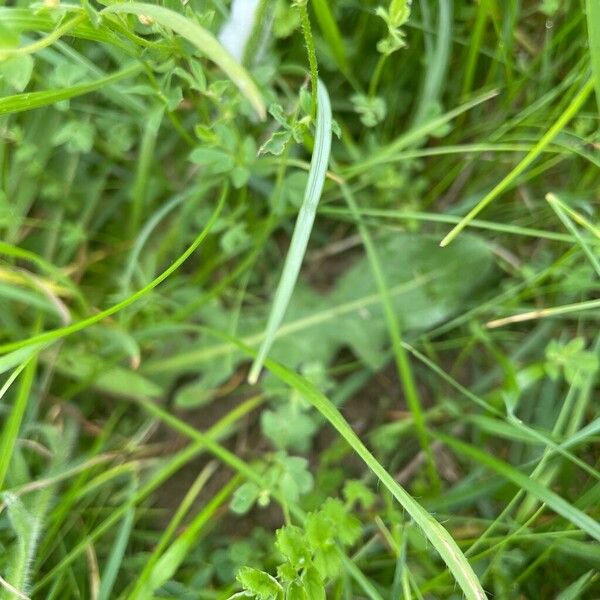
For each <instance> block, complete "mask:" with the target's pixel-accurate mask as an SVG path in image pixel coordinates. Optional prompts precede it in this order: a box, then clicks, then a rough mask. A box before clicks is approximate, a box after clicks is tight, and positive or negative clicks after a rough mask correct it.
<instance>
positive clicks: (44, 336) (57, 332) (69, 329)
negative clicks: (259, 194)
mask: <svg viewBox="0 0 600 600" xmlns="http://www.w3.org/2000/svg"><path fill="white" fill-rule="evenodd" d="M227 192H228V187H227V186H225V187H224V189H223V192H222V194H221V197H220V199H219V203H218V204H217V207H216V208H215V210H214V212H213V214H212V215H211V217H210V219H209V220H208V222H207V223H206V225H205V227H204V228H203V229H202V231H201V232H200V233H199V234H198V235H197V236H196V239H195V240H194V241H193V242H192V243H191V244H190V246H189V247H188V248H187V249H186V250H185V252H183V254H181V255H180V256H179V257H178V258H177V259H176V260H175V261H174V262H173V263H172V264H171V265H170V266H169V267H168V268H167V269H165V270H164V271H163V272H162V273H161V274H160V275H158V277H155V278H154V279H153V280H152V281H151V282H150V283H149V284H148V285H146V286H144V287H143V288H142V289H141V290H138V291H137V292H135V293H134V294H131V296H128V297H127V298H125V300H122V301H121V302H118V303H117V304H114V305H113V306H111V307H110V308H107V309H106V310H103V311H101V312H99V313H97V314H95V315H92V316H91V317H88V318H87V319H82V320H81V321H77V322H76V323H72V324H71V325H67V326H66V327H59V328H58V329H53V330H52V331H46V332H45V333H40V334H39V335H34V336H32V337H30V338H28V339H26V340H21V341H20V342H11V343H8V344H3V345H2V346H0V352H11V351H13V350H18V349H19V348H25V347H27V346H33V345H34V344H41V343H45V342H55V341H56V340H59V339H61V338H64V337H66V336H68V335H71V334H72V333H76V332H77V331H81V330H82V329H85V328H87V327H89V326H90V325H93V324H94V323H98V322H99V321H102V320H103V319H105V318H106V317H109V316H110V315H114V314H115V313H118V312H120V311H121V310H123V309H124V308H126V307H127V306H130V305H131V304H133V303H134V302H136V301H137V300H139V299H140V298H142V297H143V296H145V295H146V294H148V293H149V292H151V291H152V290H153V289H154V288H155V287H156V286H158V285H159V284H160V283H162V282H163V281H164V280H165V279H167V278H168V277H169V276H170V275H171V274H172V273H174V272H175V271H177V269H179V267H181V265H182V264H183V263H184V262H185V261H186V260H187V259H188V258H189V257H190V256H191V255H192V254H193V253H194V251H195V250H196V249H197V248H198V246H200V244H201V243H202V242H203V241H204V239H205V238H206V236H207V235H208V233H209V231H210V230H211V229H212V226H213V225H214V224H215V222H216V221H217V219H218V217H219V215H220V214H221V210H222V209H223V206H224V204H225V198H227Z"/></svg>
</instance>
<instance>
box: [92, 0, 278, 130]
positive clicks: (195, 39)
mask: <svg viewBox="0 0 600 600" xmlns="http://www.w3.org/2000/svg"><path fill="white" fill-rule="evenodd" d="M101 14H103V15H106V14H132V15H137V16H138V17H139V16H143V17H150V18H151V19H153V20H154V21H156V22H157V23H158V24H159V25H162V26H163V27H168V28H169V29H172V30H173V31H174V32H175V33H177V34H179V35H180V36H182V37H184V38H185V39H186V40H188V41H189V42H190V43H191V44H193V45H194V46H195V47H196V48H198V50H200V52H202V54H204V55H205V56H206V57H208V58H209V59H210V60H211V61H213V62H214V63H215V64H216V65H217V66H218V67H220V68H221V69H222V70H223V71H224V72H225V74H226V75H227V76H228V77H229V78H230V79H231V81H233V83H234V84H235V85H236V86H237V87H238V88H239V90H240V92H241V93H242V94H243V95H244V96H246V98H247V99H248V101H249V102H250V104H251V105H252V106H253V107H254V110H255V111H256V113H257V114H258V116H259V117H260V118H261V119H262V120H264V119H265V118H266V114H267V111H266V108H265V104H264V102H263V99H262V96H261V94H260V91H259V90H258V88H257V87H256V84H255V83H254V81H252V78H251V77H250V75H249V74H248V72H247V71H246V69H244V67H242V65H240V64H239V63H238V62H237V61H236V60H235V58H233V56H231V54H229V52H228V51H227V50H225V48H223V46H222V45H221V44H220V43H219V41H218V40H217V39H216V38H215V37H214V36H213V34H212V33H210V32H209V31H208V30H206V29H205V28H204V27H201V26H200V25H198V24H197V23H194V21H191V20H190V19H188V18H186V17H184V16H183V15H181V14H179V13H177V12H175V11H173V10H169V9H168V8H164V7H162V6H156V5H154V4H146V3H144V2H129V3H126V4H114V5H112V6H109V7H107V8H105V9H104V10H103V11H102V13H101Z"/></svg>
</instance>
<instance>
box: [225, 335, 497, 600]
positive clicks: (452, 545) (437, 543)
mask: <svg viewBox="0 0 600 600" xmlns="http://www.w3.org/2000/svg"><path fill="white" fill-rule="evenodd" d="M232 341H233V340H232ZM237 345H239V347H240V348H242V349H243V350H245V351H246V352H247V351H248V348H247V347H246V346H243V345H241V344H239V343H238V344H237ZM265 365H266V366H267V368H268V369H269V371H271V373H273V375H275V376H276V377H278V378H279V379H280V380H281V381H283V382H284V383H287V384H288V385H289V386H290V387H292V388H294V390H296V391H298V392H300V394H302V397H303V398H306V400H308V401H309V402H310V403H311V404H312V405H313V406H314V407H315V408H316V409H317V410H318V411H319V412H320V413H321V414H322V415H323V416H324V417H325V418H326V419H327V421H329V423H330V424H331V425H332V426H333V427H334V428H335V429H336V430H337V431H338V433H339V434H340V435H341V436H342V437H343V438H344V439H345V440H346V442H348V444H349V445H350V447H351V448H352V449H353V450H354V452H356V454H358V456H360V458H361V459H362V460H363V461H364V462H365V464H366V465H367V467H369V469H370V470H371V471H372V472H373V474H374V475H375V476H376V477H377V478H378V479H379V481H380V482H381V483H382V484H383V485H384V486H385V487H386V488H387V489H388V490H389V491H390V493H391V494H392V495H393V496H394V498H396V500H397V501H398V502H399V503H400V505H401V506H402V507H403V508H404V510H406V512H407V513H408V514H409V515H410V516H411V518H412V519H413V520H414V521H415V522H416V523H417V525H418V526H419V527H420V528H421V530H422V531H423V533H424V534H425V536H426V537H427V539H428V540H429V541H430V542H431V544H432V545H433V547H434V548H435V549H436V550H437V551H438V553H439V555H440V556H441V557H442V559H443V561H444V562H445V563H446V565H447V566H448V569H449V570H450V572H451V573H452V575H453V577H454V578H455V580H456V582H457V583H458V585H459V586H460V587H461V589H462V590H463V592H464V594H465V596H466V598H467V599H468V600H485V598H486V595H485V592H484V591H483V588H482V587H481V584H480V583H479V580H478V579H477V576H476V575H475V573H474V572H473V569H472V568H471V565H470V564H469V562H468V561H467V559H466V558H465V556H464V554H463V553H462V551H461V550H460V548H459V547H458V545H457V544H456V542H455V541H454V539H452V537H451V536H450V534H449V533H448V532H447V531H446V529H444V527H442V525H440V523H438V522H437V521H436V520H435V519H434V518H433V517H432V516H431V515H430V514H429V513H428V512H427V511H426V510H425V509H424V508H423V507H422V506H421V505H420V504H419V503H418V502H417V501H416V500H415V499H414V498H413V497H412V496H411V495H410V494H408V492H406V490H405V489H404V488H403V487H402V486H401V485H400V484H399V483H398V482H397V481H396V480H395V479H394V478H393V477H392V476H391V475H390V474H389V473H388V472H387V471H386V469H385V468H384V467H383V465H382V464H381V463H380V462H379V461H378V460H377V459H376V458H375V457H374V456H373V454H371V452H370V451H369V450H368V449H367V447H366V446H365V445H364V444H363V443H362V441H361V440H360V438H359V437H358V435H356V433H355V432H354V430H353V429H352V427H350V425H349V424H348V422H347V421H346V419H344V417H343V416H342V414H341V413H340V411H339V410H338V409H337V408H336V407H335V406H334V404H333V403H332V402H331V401H330V400H329V399H328V398H327V397H326V396H325V395H323V394H322V393H321V392H320V391H319V390H318V389H317V388H316V387H315V386H314V385H313V384H311V383H310V382H309V381H307V380H306V379H305V378H304V377H302V376H301V375H298V374H297V373H294V372H293V371H291V370H290V369H288V368H287V367H285V366H283V365H281V364H279V363H277V362H275V361H273V360H266V361H265Z"/></svg>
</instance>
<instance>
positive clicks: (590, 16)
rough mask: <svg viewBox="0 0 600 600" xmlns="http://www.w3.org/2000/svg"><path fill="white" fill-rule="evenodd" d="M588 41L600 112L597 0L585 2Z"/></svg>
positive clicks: (599, 10)
mask: <svg viewBox="0 0 600 600" xmlns="http://www.w3.org/2000/svg"><path fill="white" fill-rule="evenodd" d="M585 8H586V13H587V25H588V40H589V45H590V60H591V62H592V73H593V76H594V86H595V88H596V101H597V103H598V110H599V111H600V2H598V0H587V1H586V5H585Z"/></svg>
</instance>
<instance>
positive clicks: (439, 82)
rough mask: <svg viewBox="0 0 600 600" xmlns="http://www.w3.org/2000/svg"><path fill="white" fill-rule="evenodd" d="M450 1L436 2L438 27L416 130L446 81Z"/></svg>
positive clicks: (415, 122)
mask: <svg viewBox="0 0 600 600" xmlns="http://www.w3.org/2000/svg"><path fill="white" fill-rule="evenodd" d="M452 13H453V2H452V0H440V1H439V2H438V26H437V35H436V36H435V40H436V41H435V49H434V51H433V52H432V53H431V57H430V60H428V61H427V62H428V64H427V71H426V72H425V81H424V84H423V89H422V91H421V95H420V97H419V102H418V105H417V111H416V113H415V117H414V120H413V127H414V128H416V127H418V126H419V125H422V124H423V123H424V122H425V121H427V120H428V117H430V115H431V109H432V107H434V106H436V105H437V104H438V102H439V99H440V96H441V94H442V86H443V85H444V82H446V81H447V80H448V78H447V77H446V73H447V70H448V62H449V61H450V57H451V53H452V20H453V14H452Z"/></svg>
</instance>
